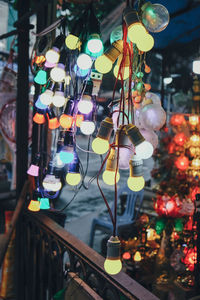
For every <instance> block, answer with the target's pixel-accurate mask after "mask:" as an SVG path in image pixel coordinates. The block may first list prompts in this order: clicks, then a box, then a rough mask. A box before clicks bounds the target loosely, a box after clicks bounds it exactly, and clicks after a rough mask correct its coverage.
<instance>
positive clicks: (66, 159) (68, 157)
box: [59, 149, 74, 164]
mask: <svg viewBox="0 0 200 300" xmlns="http://www.w3.org/2000/svg"><path fill="white" fill-rule="evenodd" d="M67 150H68V149H62V150H61V151H60V153H59V157H60V160H61V161H62V162H63V163H65V164H69V163H71V162H72V161H73V159H74V153H73V152H71V151H67Z"/></svg>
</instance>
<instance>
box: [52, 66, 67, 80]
mask: <svg viewBox="0 0 200 300" xmlns="http://www.w3.org/2000/svg"><path fill="white" fill-rule="evenodd" d="M65 75H66V74H65V70H64V69H63V68H60V67H59V66H57V67H54V68H53V69H52V70H51V72H50V76H51V79H52V80H54V81H55V82H61V81H63V80H64V79H65Z"/></svg>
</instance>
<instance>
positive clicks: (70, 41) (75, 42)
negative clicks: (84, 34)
mask: <svg viewBox="0 0 200 300" xmlns="http://www.w3.org/2000/svg"><path fill="white" fill-rule="evenodd" d="M65 44H66V46H67V48H69V49H71V50H75V49H77V48H78V47H79V46H80V40H79V38H78V37H77V36H75V35H73V34H69V35H68V36H67V37H66V39H65Z"/></svg>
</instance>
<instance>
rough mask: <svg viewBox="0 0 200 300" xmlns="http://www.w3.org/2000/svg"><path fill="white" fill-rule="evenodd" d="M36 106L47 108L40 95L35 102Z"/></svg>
mask: <svg viewBox="0 0 200 300" xmlns="http://www.w3.org/2000/svg"><path fill="white" fill-rule="evenodd" d="M35 107H37V108H38V109H42V110H44V109H47V107H48V106H47V105H45V104H43V103H42V102H41V100H40V97H38V99H37V101H36V102H35Z"/></svg>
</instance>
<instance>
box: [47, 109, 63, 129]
mask: <svg viewBox="0 0 200 300" xmlns="http://www.w3.org/2000/svg"><path fill="white" fill-rule="evenodd" d="M47 119H48V125H49V129H56V128H58V127H59V126H60V123H59V122H58V119H57V117H56V116H55V113H54V111H53V110H49V111H48V112H47Z"/></svg>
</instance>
